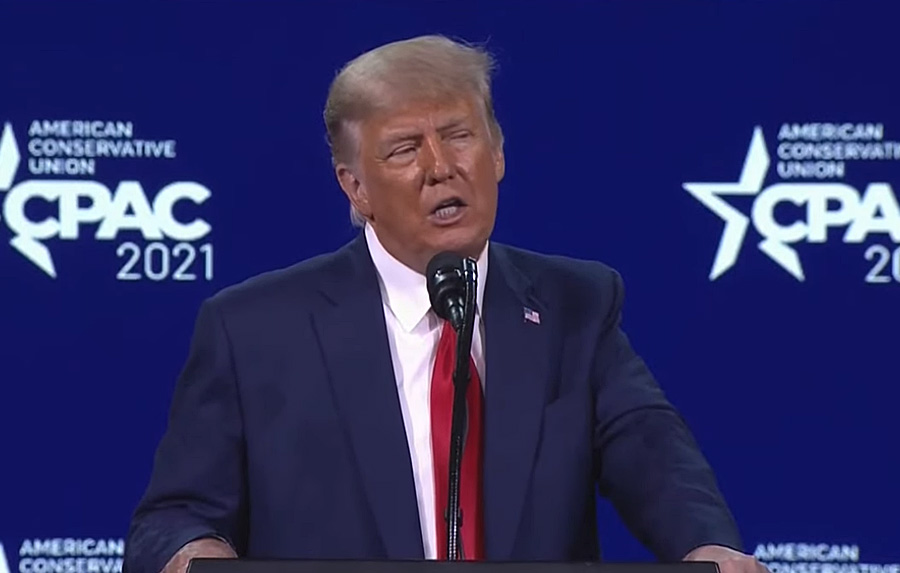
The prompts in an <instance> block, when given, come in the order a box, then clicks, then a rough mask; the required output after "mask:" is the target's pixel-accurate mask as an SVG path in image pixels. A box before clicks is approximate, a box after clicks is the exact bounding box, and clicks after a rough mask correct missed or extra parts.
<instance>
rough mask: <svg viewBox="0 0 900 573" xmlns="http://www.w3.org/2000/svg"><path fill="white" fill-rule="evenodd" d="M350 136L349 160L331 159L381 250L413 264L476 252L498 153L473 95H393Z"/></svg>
mask: <svg viewBox="0 0 900 573" xmlns="http://www.w3.org/2000/svg"><path fill="white" fill-rule="evenodd" d="M356 136H357V144H358V145H357V153H358V155H357V157H356V160H355V161H354V162H353V163H352V164H349V165H348V164H339V165H337V167H336V172H337V175H338V180H339V181H340V183H341V187H342V188H343V190H344V192H345V193H346V194H347V196H348V197H349V198H350V201H351V202H352V203H353V205H354V206H355V207H356V209H357V210H358V211H359V212H360V213H362V214H363V215H364V216H366V218H368V219H369V221H370V224H371V225H372V227H373V230H374V231H375V233H376V234H377V236H378V239H379V241H381V242H382V244H383V245H384V246H385V248H386V249H387V250H388V252H390V253H391V254H392V255H394V257H396V258H397V259H399V260H400V261H401V262H403V263H404V264H406V265H407V266H409V267H411V268H413V269H415V270H417V271H419V272H424V271H425V266H426V265H427V264H428V261H429V260H430V259H431V257H432V256H434V255H435V254H437V253H439V252H441V251H453V252H456V253H458V254H460V255H462V256H471V257H477V256H478V255H479V254H480V253H481V251H482V249H484V245H485V242H486V241H487V239H488V237H489V236H490V234H491V231H492V230H493V228H494V219H495V216H496V213H497V184H498V183H499V181H500V180H501V179H502V178H503V172H504V159H503V152H502V149H500V146H499V145H496V144H495V143H494V142H493V141H492V138H491V134H490V130H489V127H488V123H487V121H486V118H485V116H484V113H483V111H482V108H481V106H480V105H479V104H478V102H477V100H475V99H474V98H458V99H447V100H438V101H410V102H403V103H397V104H396V105H393V106H387V107H385V108H383V109H382V110H380V111H378V112H376V113H375V114H373V115H372V116H371V117H369V118H367V119H366V120H364V121H362V122H360V123H359V124H358V126H357V132H356Z"/></svg>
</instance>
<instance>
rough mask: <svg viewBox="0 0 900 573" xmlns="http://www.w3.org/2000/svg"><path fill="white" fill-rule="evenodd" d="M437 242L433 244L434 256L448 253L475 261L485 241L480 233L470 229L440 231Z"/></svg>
mask: <svg viewBox="0 0 900 573" xmlns="http://www.w3.org/2000/svg"><path fill="white" fill-rule="evenodd" d="M441 231H442V232H441V233H439V236H438V238H437V240H436V241H435V242H434V243H433V245H434V246H433V249H432V250H433V251H434V252H435V254H437V253H441V252H445V251H449V252H451V253H456V254H458V255H459V256H461V257H472V258H473V259H477V258H478V257H479V256H480V255H481V253H482V251H483V250H484V245H485V243H486V242H487V239H486V238H485V237H484V236H483V234H482V233H476V232H473V230H472V229H442V230H441Z"/></svg>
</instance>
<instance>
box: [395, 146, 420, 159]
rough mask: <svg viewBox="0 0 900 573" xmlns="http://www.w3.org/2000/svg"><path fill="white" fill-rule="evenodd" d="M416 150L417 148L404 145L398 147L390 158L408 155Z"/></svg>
mask: <svg viewBox="0 0 900 573" xmlns="http://www.w3.org/2000/svg"><path fill="white" fill-rule="evenodd" d="M415 150H416V148H415V147H414V146H412V145H404V146H403V147H398V148H397V149H395V150H394V151H392V152H391V154H390V157H396V156H398V155H401V156H402V155H407V154H409V153H412V152H414V151H415Z"/></svg>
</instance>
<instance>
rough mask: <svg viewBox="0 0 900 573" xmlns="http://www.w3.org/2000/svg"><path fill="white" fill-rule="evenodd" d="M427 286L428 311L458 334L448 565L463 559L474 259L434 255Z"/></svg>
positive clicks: (450, 479) (447, 520)
mask: <svg viewBox="0 0 900 573" xmlns="http://www.w3.org/2000/svg"><path fill="white" fill-rule="evenodd" d="M425 273H426V275H425V276H426V284H427V286H428V297H429V299H431V308H432V309H434V312H435V314H437V315H438V316H439V317H441V318H442V319H444V320H446V321H448V322H449V323H450V324H451V326H453V330H455V331H456V332H457V334H458V336H457V339H456V367H455V369H454V370H453V387H454V388H453V406H452V413H451V423H450V459H449V464H448V476H447V477H448V482H447V486H448V487H447V511H446V513H445V514H444V520H445V522H446V523H447V555H446V558H447V560H448V561H458V560H462V559H465V551H464V548H463V542H462V519H463V515H462V508H461V507H460V481H461V468H462V455H463V448H464V446H465V441H466V434H467V433H468V425H469V421H468V411H467V406H466V389H467V388H468V386H469V357H470V352H471V348H472V333H473V329H474V327H475V290H476V287H477V284H478V269H477V267H476V263H475V260H474V259H471V258H467V259H463V258H462V257H461V256H459V255H457V254H455V253H450V252H443V253H438V254H437V255H435V256H434V257H433V258H432V259H431V261H429V262H428V266H427V267H426V271H425Z"/></svg>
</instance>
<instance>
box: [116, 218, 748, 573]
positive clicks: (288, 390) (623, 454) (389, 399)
mask: <svg viewBox="0 0 900 573" xmlns="http://www.w3.org/2000/svg"><path fill="white" fill-rule="evenodd" d="M487 274H488V276H487V284H486V287H485V298H484V309H483V314H484V329H485V352H486V369H487V374H486V379H485V402H484V403H485V448H486V453H485V462H484V503H485V511H484V518H485V536H486V539H485V546H486V554H487V558H488V559H489V560H516V561H523V560H524V561H529V560H594V559H599V557H600V555H599V551H600V550H599V544H598V540H597V531H596V518H595V493H596V492H597V487H598V486H599V491H600V493H601V494H603V495H605V496H606V497H608V498H609V499H610V500H611V501H612V503H613V504H614V506H615V507H616V509H617V511H618V513H619V515H620V516H621V517H622V519H623V520H624V522H625V523H626V524H627V525H628V527H629V528H630V530H631V531H632V532H633V533H634V534H635V535H636V536H637V538H638V539H639V540H641V541H642V542H643V543H644V544H645V545H646V546H647V547H648V548H649V549H650V550H652V551H653V553H654V554H655V555H656V556H657V557H658V558H659V559H661V560H678V559H681V558H682V557H684V555H685V554H686V553H688V552H689V551H690V550H691V549H693V548H695V547H697V546H699V545H704V544H721V545H726V546H730V547H734V548H737V549H741V546H740V544H741V541H740V538H739V535H738V532H737V528H736V526H735V524H734V521H733V519H732V516H731V514H730V512H729V510H728V508H727V507H726V505H725V503H724V501H723V500H722V497H721V495H720V493H719V491H718V489H717V485H716V482H715V478H714V476H713V473H712V471H711V470H710V468H709V467H708V465H707V463H706V461H705V460H704V458H703V456H702V455H701V453H700V452H699V449H698V448H697V446H696V444H695V442H694V439H693V438H692V436H691V434H690V432H689V430H688V428H687V427H686V426H685V424H684V422H683V421H682V419H681V417H680V416H679V414H678V413H677V412H676V410H675V409H674V408H673V407H672V406H671V405H670V404H669V402H668V401H667V400H666V398H665V397H664V395H663V392H662V391H661V390H660V388H659V387H658V386H657V384H656V382H655V381H654V378H653V377H652V376H651V373H650V372H649V371H648V369H647V367H646V366H645V364H644V362H643V361H642V360H641V359H640V357H639V356H638V355H636V353H635V352H634V351H633V350H632V348H631V347H630V345H629V343H628V340H627V338H626V336H625V335H624V334H623V332H622V330H621V329H620V312H621V307H622V297H623V292H622V282H621V279H620V277H619V275H618V274H617V273H616V272H615V271H613V270H612V269H610V268H609V267H607V266H604V265H602V264H601V263H597V262H586V261H577V260H573V259H567V258H562V257H552V256H546V255H540V254H536V253H531V252H527V251H524V250H520V249H516V248H512V247H509V246H504V245H500V244H497V243H492V244H491V248H490V261H489V267H488V273H487ZM380 296H381V295H380V291H379V286H378V281H377V275H376V271H375V267H374V264H373V263H372V261H371V259H370V257H369V254H368V250H367V247H366V244H365V236H364V234H362V233H361V234H360V235H359V237H358V238H356V239H355V240H353V241H352V242H351V243H349V244H348V245H346V246H345V247H343V248H341V249H340V250H338V251H336V252H334V253H331V254H327V255H322V256H319V257H316V258H313V259H310V260H307V261H304V262H302V263H299V264H297V265H294V266H292V267H290V268H287V269H283V270H279V271H274V272H271V273H267V274H264V275H261V276H259V277H256V278H253V279H250V280H248V281H246V282H244V283H242V284H240V285H237V286H233V287H230V288H227V289H225V290H223V291H222V292H220V293H218V294H217V295H215V296H213V297H212V298H210V299H208V300H206V301H205V302H204V303H203V304H202V306H201V308H200V311H199V315H198V318H197V323H196V330H195V332H194V336H193V340H192V343H191V348H190V353H189V357H188V359H187V362H186V365H185V367H184V370H183V372H182V375H181V376H180V378H179V380H178V383H177V386H176V390H175V394H174V397H173V401H172V407H171V411H170V418H169V424H168V428H167V430H166V433H165V435H164V437H163V438H162V441H161V443H160V445H159V448H158V451H157V454H156V458H155V463H154V468H153V472H152V476H151V479H150V483H149V486H148V488H147V490H146V493H145V495H144V497H143V499H142V500H141V501H140V504H139V506H138V507H137V509H136V511H135V513H134V516H133V520H132V523H131V527H130V531H129V535H128V539H127V543H126V558H125V568H126V570H127V571H128V572H129V573H157V572H158V571H159V570H160V569H161V568H162V567H163V565H164V564H165V563H166V562H167V561H168V559H169V558H170V557H171V556H172V555H173V554H174V553H175V551H177V550H178V549H179V548H180V547H181V546H182V545H183V544H185V543H186V542H188V541H191V540H193V539H196V538H199V537H204V536H211V535H216V536H221V537H224V538H226V539H227V540H229V541H230V542H231V543H232V545H233V546H234V547H235V548H236V549H237V551H238V552H239V554H240V555H241V556H247V557H253V558H365V559H420V558H422V557H423V549H422V541H421V533H420V527H419V516H418V510H417V505H416V493H415V487H414V485H413V473H412V466H411V463H410V457H409V452H408V446H407V441H406V437H405V433H404V432H405V430H404V425H403V419H402V416H401V413H400V404H399V401H398V395H397V388H396V384H395V381H394V375H393V370H392V363H391V357H390V350H389V347H388V339H387V334H386V327H385V322H384V316H383V310H382V305H381V299H380ZM525 307H528V308H530V309H534V310H536V311H538V312H539V313H540V324H535V323H534V322H531V321H526V320H525V319H524V308H525Z"/></svg>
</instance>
